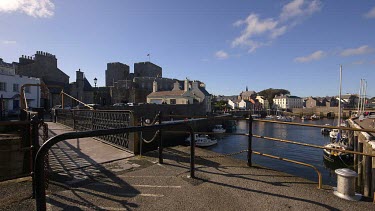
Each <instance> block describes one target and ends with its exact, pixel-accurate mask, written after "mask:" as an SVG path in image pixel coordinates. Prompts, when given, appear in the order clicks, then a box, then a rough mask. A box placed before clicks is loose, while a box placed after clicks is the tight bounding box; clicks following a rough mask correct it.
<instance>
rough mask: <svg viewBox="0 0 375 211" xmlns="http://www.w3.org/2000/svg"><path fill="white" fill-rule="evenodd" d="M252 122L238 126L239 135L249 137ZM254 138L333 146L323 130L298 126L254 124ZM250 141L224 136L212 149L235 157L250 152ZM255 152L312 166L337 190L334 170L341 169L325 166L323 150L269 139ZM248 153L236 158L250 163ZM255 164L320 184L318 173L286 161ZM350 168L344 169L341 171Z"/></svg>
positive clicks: (256, 158) (257, 158)
mask: <svg viewBox="0 0 375 211" xmlns="http://www.w3.org/2000/svg"><path fill="white" fill-rule="evenodd" d="M304 123H307V124H318V125H324V124H327V123H328V124H332V120H325V119H324V120H317V121H305V122H304ZM248 130H249V128H248V122H247V121H245V120H241V121H238V122H237V131H235V132H236V133H248ZM253 134H254V135H260V136H268V137H275V138H280V139H286V140H292V141H297V142H302V143H308V144H315V145H320V146H323V145H325V144H326V143H328V142H329V137H328V136H323V135H322V134H321V131H320V128H312V127H302V126H295V125H285V124H273V123H265V122H254V123H253ZM247 141H248V138H247V137H246V136H235V135H233V136H224V137H223V138H222V139H221V140H219V141H218V144H217V145H215V146H213V147H210V148H209V149H211V150H213V151H215V152H220V153H232V152H238V151H240V150H243V149H246V148H247ZM253 150H255V151H258V152H263V153H267V154H271V155H275V156H280V157H284V158H288V159H292V160H296V161H300V162H304V163H308V164H312V165H314V166H315V167H317V168H318V169H319V171H320V172H321V173H322V177H323V183H324V184H328V185H332V186H335V185H336V175H335V173H334V169H336V167H337V166H332V165H330V164H327V163H324V159H323V150H321V149H317V148H311V147H304V146H299V145H293V144H287V143H281V142H276V141H269V140H265V139H258V138H253ZM246 156H247V155H246V153H242V154H240V155H237V156H235V158H238V159H243V160H246ZM253 163H254V164H257V165H261V166H265V167H268V168H272V169H275V170H279V171H283V172H287V173H289V174H293V175H296V176H300V177H304V178H307V179H309V180H312V181H318V176H317V174H316V172H315V171H314V170H313V169H311V168H308V167H305V166H300V165H297V164H292V163H288V162H285V161H280V160H274V159H270V158H266V157H263V156H259V155H253ZM342 167H344V168H347V166H341V167H337V168H342Z"/></svg>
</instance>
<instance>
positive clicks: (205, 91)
mask: <svg viewBox="0 0 375 211" xmlns="http://www.w3.org/2000/svg"><path fill="white" fill-rule="evenodd" d="M199 90H201V92H203V94H204V95H205V96H210V95H211V94H210V93H208V92H207V90H206V89H205V88H204V87H201V86H199Z"/></svg>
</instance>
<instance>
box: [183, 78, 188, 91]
mask: <svg viewBox="0 0 375 211" xmlns="http://www.w3.org/2000/svg"><path fill="white" fill-rule="evenodd" d="M188 90H189V79H187V78H186V79H185V86H184V91H185V92H187V91H188Z"/></svg>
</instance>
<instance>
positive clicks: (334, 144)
mask: <svg viewBox="0 0 375 211" xmlns="http://www.w3.org/2000/svg"><path fill="white" fill-rule="evenodd" d="M341 84H342V66H341V65H340V89H339V112H338V114H339V115H338V121H337V125H338V126H339V127H341ZM329 136H330V140H331V143H328V144H326V145H324V147H325V149H323V158H324V159H325V160H327V161H329V162H343V163H349V162H351V161H352V160H353V154H350V153H346V152H340V151H335V150H334V149H340V150H351V149H352V148H351V147H350V146H349V143H348V139H347V138H346V137H345V136H342V135H341V129H333V130H332V131H331V132H330V133H329ZM327 148H330V149H327Z"/></svg>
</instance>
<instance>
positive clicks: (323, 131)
mask: <svg viewBox="0 0 375 211" xmlns="http://www.w3.org/2000/svg"><path fill="white" fill-rule="evenodd" d="M325 126H331V125H330V124H325ZM320 131H321V132H322V134H323V135H329V133H330V132H331V131H332V130H331V129H330V128H322V129H321V130H320Z"/></svg>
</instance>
